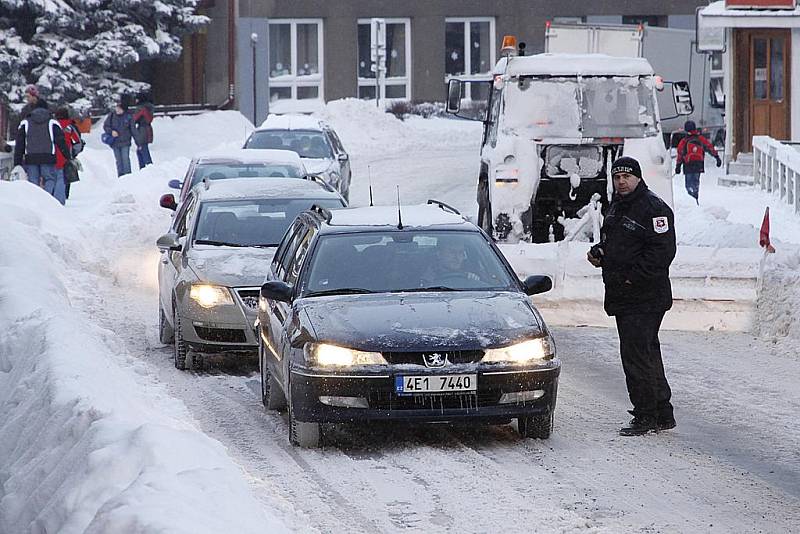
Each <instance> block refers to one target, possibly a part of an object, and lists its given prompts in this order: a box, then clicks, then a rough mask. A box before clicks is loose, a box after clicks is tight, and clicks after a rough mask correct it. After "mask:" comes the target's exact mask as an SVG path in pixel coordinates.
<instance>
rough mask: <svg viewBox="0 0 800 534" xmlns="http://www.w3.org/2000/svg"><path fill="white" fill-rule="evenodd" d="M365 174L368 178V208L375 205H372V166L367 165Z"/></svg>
mask: <svg viewBox="0 0 800 534" xmlns="http://www.w3.org/2000/svg"><path fill="white" fill-rule="evenodd" d="M367 172H368V176H369V207H370V208H371V207H373V206H374V205H375V204H373V203H372V165H367Z"/></svg>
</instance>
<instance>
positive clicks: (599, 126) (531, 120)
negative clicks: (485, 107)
mask: <svg viewBox="0 0 800 534" xmlns="http://www.w3.org/2000/svg"><path fill="white" fill-rule="evenodd" d="M506 87H507V90H506V95H505V109H504V110H503V115H504V116H505V126H506V128H510V129H512V130H518V129H524V130H528V131H530V133H531V135H532V136H533V137H563V138H575V137H579V138H580V137H624V138H637V137H649V136H652V135H655V134H656V133H657V129H656V113H655V101H654V98H653V83H652V79H651V78H650V77H646V76H643V77H625V76H613V77H611V76H591V77H558V78H534V77H521V78H519V79H515V80H512V83H508V84H507V86H506Z"/></svg>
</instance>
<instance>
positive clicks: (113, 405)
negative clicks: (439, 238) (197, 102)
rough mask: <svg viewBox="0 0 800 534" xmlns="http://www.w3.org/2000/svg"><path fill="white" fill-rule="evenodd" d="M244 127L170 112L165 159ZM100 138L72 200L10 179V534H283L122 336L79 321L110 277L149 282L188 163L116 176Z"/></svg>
mask: <svg viewBox="0 0 800 534" xmlns="http://www.w3.org/2000/svg"><path fill="white" fill-rule="evenodd" d="M237 122H239V123H241V122H242V119H241V115H239V114H238V113H227V114H225V113H223V114H211V115H207V116H204V117H185V118H181V119H160V120H159V121H158V122H157V124H156V125H157V132H158V133H159V134H160V135H162V136H164V137H163V139H162V144H161V145H160V147H159V148H158V149H157V150H156V157H158V156H157V155H158V154H159V153H161V154H163V156H162V157H165V156H166V154H168V153H169V152H170V151H173V150H174V152H181V153H183V154H185V152H186V149H187V148H188V147H189V146H191V147H192V148H193V147H194V146H195V144H196V147H197V148H198V149H199V148H201V146H202V145H201V143H199V142H197V140H198V139H202V137H200V138H195V137H194V134H199V135H201V136H202V135H203V134H214V135H216V136H219V135H224V134H225V133H226V130H220V129H219V128H221V127H223V126H224V125H225V124H227V125H229V126H230V124H231V123H237ZM170 130H172V131H170ZM187 133H192V134H193V135H192V136H189V135H187ZM228 133H230V132H228ZM96 136H97V133H96V132H95V133H93V134H91V135H90V136H89V137H90V145H89V148H87V152H86V153H85V155H84V156H82V157H81V159H82V160H83V161H84V163H85V165H86V171H85V172H84V174H83V176H82V178H81V182H80V183H79V184H78V186H76V190H75V195H74V196H75V198H74V200H71V202H70V203H71V204H72V206H70V205H68V206H67V208H63V207H62V206H60V205H59V204H58V203H57V202H56V201H55V200H54V199H53V198H52V197H50V196H49V195H47V194H46V193H44V192H43V191H42V190H40V189H38V188H36V187H34V186H32V185H30V184H28V183H7V182H0V227H2V228H3V229H4V239H3V240H2V241H0V332H1V333H0V414H2V415H0V532H9V533H10V532H42V533H43V532H64V533H73V532H75V533H77V532H90V533H91V532H98V533H105V532H141V533H150V532H153V533H155V532H187V533H189V532H192V533H196V532H209V533H217V532H263V531H268V532H280V531H285V530H286V527H285V526H284V525H283V524H282V523H281V521H280V520H279V519H277V518H276V516H274V515H273V514H272V512H270V511H267V510H266V509H265V508H264V507H263V506H262V505H261V504H260V502H259V501H257V500H256V499H255V497H254V496H253V494H252V493H251V488H250V487H249V486H248V484H247V482H246V478H245V477H244V476H243V472H242V470H241V468H239V467H238V466H237V465H236V464H235V463H234V462H233V461H232V460H231V459H230V457H229V456H228V455H227V453H226V451H225V449H224V448H223V447H222V445H220V444H219V443H218V442H217V441H215V440H212V439H210V438H208V437H207V436H206V435H204V434H203V433H202V432H200V431H199V430H198V429H197V428H195V426H194V425H193V422H192V421H193V420H192V417H191V415H190V414H189V412H188V411H187V410H186V408H185V406H184V405H183V404H182V403H181V402H179V401H177V400H175V399H174V398H172V397H171V396H170V395H168V394H167V392H166V390H165V389H164V387H163V385H161V384H159V383H157V381H156V379H155V378H154V377H153V376H151V375H150V374H149V373H150V372H149V371H148V368H147V367H146V365H145V364H144V363H143V362H141V361H139V360H135V359H133V358H131V357H129V356H128V355H127V353H126V350H125V348H124V345H123V343H122V341H121V340H120V337H119V335H118V334H116V333H115V332H112V331H109V330H107V329H104V328H101V327H99V326H97V325H96V324H94V323H93V322H92V317H89V316H87V315H84V313H82V312H81V313H78V312H76V309H81V310H87V311H89V312H90V311H91V310H93V309H99V308H101V307H103V306H104V302H103V301H104V299H103V295H102V293H101V292H100V291H99V290H98V288H100V287H103V284H104V283H105V284H106V285H107V284H108V280H119V279H120V277H124V276H128V275H130V276H138V277H141V278H143V279H144V280H143V282H144V283H146V284H150V285H152V284H153V283H154V280H153V279H152V278H151V277H152V276H153V272H152V271H150V270H148V269H142V265H143V264H147V265H150V266H151V268H154V266H155V261H156V258H157V253H156V251H155V248H154V246H153V240H154V239H155V237H157V234H158V231H159V230H160V229H161V228H165V227H166V224H167V222H168V221H169V216H168V214H166V213H165V210H161V212H159V211H158V208H157V196H158V194H159V193H160V192H161V191H162V190H163V189H164V187H165V182H166V180H167V179H169V178H173V177H176V176H175V175H174V173H182V172H183V171H185V167H186V163H188V160H187V159H186V157H185V155H184V156H183V157H181V158H178V159H177V160H173V161H170V162H167V163H163V164H160V165H157V166H153V167H149V168H148V169H146V170H145V171H143V172H137V173H135V174H134V175H131V176H129V177H126V178H124V179H122V180H117V179H116V177H114V176H113V174H110V173H112V172H113V171H112V169H113V164H112V161H113V158H112V157H111V151H110V150H108V149H107V148H104V147H103V148H92V145H94V146H95V147H97V146H102V145H99V143H93V142H92V140H91V139H92V138H93V137H96ZM235 137H236V139H233V136H232V135H229V137H228V138H227V139H221V140H220V142H221V143H225V142H230V144H231V145H235V144H236V143H237V142H241V141H240V140H239V137H240V136H239V135H238V134H237V135H236V136H235ZM212 138H214V137H212ZM217 138H218V137H217ZM181 144H182V146H181ZM171 145H172V147H171ZM187 145H188V146H187ZM103 150H105V152H103ZM174 155H177V154H175V153H173V157H174ZM165 159H166V158H165ZM80 188H84V190H83V193H84V195H85V196H83V197H82V195H81V193H82V191H81V189H80ZM103 198H106V199H108V201H107V202H99V201H98V199H103ZM71 208H72V209H71ZM117 239H119V240H120V241H119V242H118V243H116V246H114V245H113V242H114V240H117ZM126 250H128V253H127V254H125V253H124V251H126ZM143 253H144V254H146V255H145V256H144V257H143V256H142V254H143ZM115 254H117V256H115ZM78 304H80V306H78ZM118 315H120V316H122V317H124V313H121V314H118ZM118 327H119V329H120V330H124V329H126V325H125V324H120V325H118Z"/></svg>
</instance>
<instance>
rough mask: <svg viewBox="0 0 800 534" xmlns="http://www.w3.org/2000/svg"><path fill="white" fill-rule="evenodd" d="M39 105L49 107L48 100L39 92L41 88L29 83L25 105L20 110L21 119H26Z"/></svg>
mask: <svg viewBox="0 0 800 534" xmlns="http://www.w3.org/2000/svg"><path fill="white" fill-rule="evenodd" d="M40 102H41V104H40ZM37 107H41V108H44V109H48V106H47V102H45V100H44V99H43V98H42V95H40V94H39V89H38V88H37V87H36V86H35V85H29V86H28V87H26V88H25V105H24V106H23V107H22V109H21V110H20V112H19V120H20V121H24V120H25V119H27V118H28V116H29V115H30V114H31V112H32V111H33V110H34V109H36V108H37Z"/></svg>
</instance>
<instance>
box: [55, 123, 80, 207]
mask: <svg viewBox="0 0 800 534" xmlns="http://www.w3.org/2000/svg"><path fill="white" fill-rule="evenodd" d="M55 116H56V120H57V121H58V124H59V126H61V130H62V131H63V132H64V142H65V143H66V145H67V150H68V151H69V153H70V154H71V155H72V157H73V158H74V157H75V156H77V154H76V153H75V150H73V147H74V146H76V145H80V143H81V135H80V133H78V126H77V125H76V124H75V121H74V120H72V119H71V118H69V110H68V109H67V108H58V109H57V110H56V113H55ZM75 161H77V160H75ZM73 163H74V161H73ZM66 167H67V159H66V158H65V157H64V156H63V155H62V154H61V152H60V151H58V152H56V170H58V172H59V175H60V176H59V178H60V179H61V180H63V181H64V198H65V199H67V198H69V188H70V185H71V183H70V182H69V181H68V180H67V176H66V172H67V171H66V170H65V168H66Z"/></svg>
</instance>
